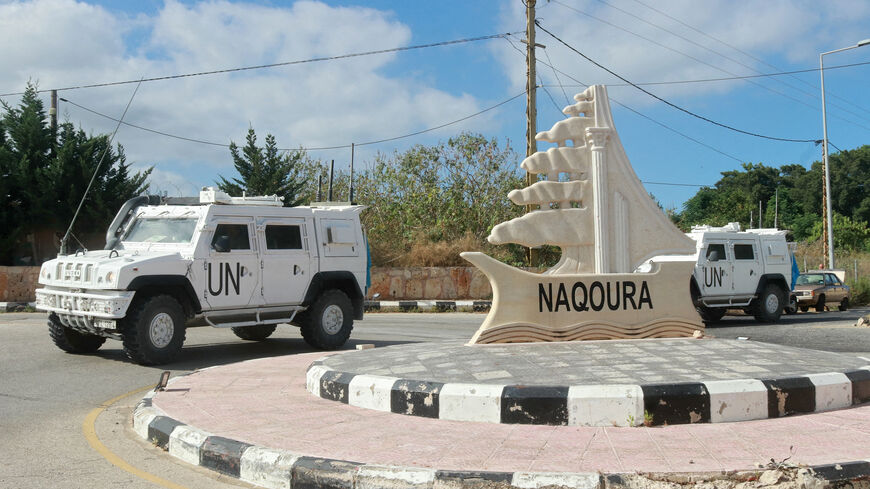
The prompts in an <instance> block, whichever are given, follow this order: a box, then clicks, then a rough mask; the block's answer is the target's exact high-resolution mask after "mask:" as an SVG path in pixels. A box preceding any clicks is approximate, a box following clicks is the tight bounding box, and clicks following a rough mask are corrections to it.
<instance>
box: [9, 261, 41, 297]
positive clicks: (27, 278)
mask: <svg viewBox="0 0 870 489" xmlns="http://www.w3.org/2000/svg"><path fill="white" fill-rule="evenodd" d="M38 278H39V267H0V302H33V301H34V300H35V299H36V294H35V293H34V290H36V288H37V287H39V284H38V283H37V279H38Z"/></svg>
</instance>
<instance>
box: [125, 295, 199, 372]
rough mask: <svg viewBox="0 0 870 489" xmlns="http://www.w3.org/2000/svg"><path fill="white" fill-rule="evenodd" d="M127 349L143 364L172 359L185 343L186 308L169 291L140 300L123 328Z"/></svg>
mask: <svg viewBox="0 0 870 489" xmlns="http://www.w3.org/2000/svg"><path fill="white" fill-rule="evenodd" d="M121 336H122V338H123V340H124V353H126V354H127V356H128V357H129V358H130V360H133V361H134V362H136V363H138V364H140V365H161V364H164V363H169V362H171V361H172V360H173V359H174V358H175V357H176V356H177V355H178V354H179V353H180V352H181V347H182V345H183V344H184V336H185V329H184V310H183V309H182V308H181V304H179V303H178V301H177V300H175V298H174V297H172V296H169V295H155V296H152V297H146V298H145V299H143V300H141V301H137V302H135V303H134V305H133V306H132V307H131V312H129V313H128V314H127V317H126V318H125V319H124V322H123V327H122V329H121Z"/></svg>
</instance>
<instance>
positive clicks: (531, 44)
mask: <svg viewBox="0 0 870 489" xmlns="http://www.w3.org/2000/svg"><path fill="white" fill-rule="evenodd" d="M535 1H536V0H526V39H525V43H526V73H527V74H528V78H527V79H526V156H532V155H533V154H534V153H535V152H537V151H538V142H537V141H536V140H535V134H537V132H538V131H537V127H536V126H537V124H536V121H537V118H538V109H537V105H536V103H537V102H536V97H535V91H536V90H535V89H536V87H537V84H536V82H535V80H536V75H535ZM536 180H537V176H536V175H535V174H533V173H530V172H526V186H527V187H528V186H530V185H532V184H533V183H535V181H536ZM534 210H535V209H534V204H529V205H527V206H526V212H532V211H534ZM528 259H529V266H530V267H534V266H537V265H538V250H536V249H534V248H531V247H530V248H529V252H528Z"/></svg>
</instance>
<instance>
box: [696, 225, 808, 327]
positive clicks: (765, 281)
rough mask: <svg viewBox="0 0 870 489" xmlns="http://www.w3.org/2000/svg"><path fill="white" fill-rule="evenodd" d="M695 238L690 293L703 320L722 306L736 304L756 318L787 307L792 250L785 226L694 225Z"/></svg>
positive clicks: (715, 316)
mask: <svg viewBox="0 0 870 489" xmlns="http://www.w3.org/2000/svg"><path fill="white" fill-rule="evenodd" d="M687 234H688V236H689V237H691V238H693V239H694V240H695V241H696V242H697V243H698V248H697V250H698V251H697V254H696V255H695V256H696V259H697V261H696V265H695V273H694V276H693V277H692V284H691V286H692V298H693V300H694V301H695V306H696V307H697V309H698V312H699V313H700V314H701V318H702V319H703V320H704V321H706V322H715V321H718V320H720V319H722V316H724V315H725V310H726V309H728V308H742V309H744V310H745V311H746V313H747V314H751V315H753V316H755V319H757V320H758V321H762V322H775V321H778V320H779V317H780V316H781V315H782V313H783V310H784V309H785V308H787V307H790V302H791V289H792V287H791V285H792V254H791V251H790V250H789V247H788V243H787V242H786V239H785V231H782V230H778V229H749V230H746V231H741V230H740V224H739V223H736V222H732V223H728V225H727V226H723V227H712V226H694V227H692V232H690V233H687Z"/></svg>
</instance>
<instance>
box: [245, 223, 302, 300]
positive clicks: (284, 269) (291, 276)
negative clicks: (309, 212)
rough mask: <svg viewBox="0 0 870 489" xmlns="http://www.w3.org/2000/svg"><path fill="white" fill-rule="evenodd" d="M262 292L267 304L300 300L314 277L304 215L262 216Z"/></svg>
mask: <svg viewBox="0 0 870 489" xmlns="http://www.w3.org/2000/svg"><path fill="white" fill-rule="evenodd" d="M257 236H258V239H259V240H260V269H261V273H262V279H261V281H260V283H261V287H260V295H261V297H262V300H263V302H264V304H265V305H267V306H275V305H281V304H299V303H301V302H302V300H303V299H304V297H305V291H306V290H307V288H308V282H309V281H310V280H311V273H310V271H311V255H310V254H309V243H308V227H307V226H306V222H305V219H303V218H273V217H269V218H261V219H259V220H258V221H257Z"/></svg>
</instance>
